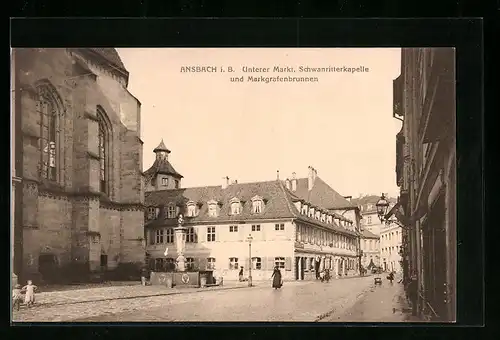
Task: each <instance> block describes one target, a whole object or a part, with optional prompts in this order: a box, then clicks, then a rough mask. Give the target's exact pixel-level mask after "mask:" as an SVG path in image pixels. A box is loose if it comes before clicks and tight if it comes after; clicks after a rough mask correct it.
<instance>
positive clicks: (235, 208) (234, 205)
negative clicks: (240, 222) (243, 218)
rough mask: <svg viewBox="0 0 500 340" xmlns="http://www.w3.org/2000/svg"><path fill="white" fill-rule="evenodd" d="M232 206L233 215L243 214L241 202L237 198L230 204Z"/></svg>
mask: <svg viewBox="0 0 500 340" xmlns="http://www.w3.org/2000/svg"><path fill="white" fill-rule="evenodd" d="M229 204H230V205H231V215H239V214H240V213H241V202H240V200H239V199H237V198H236V197H235V198H233V199H231V201H230V202H229Z"/></svg>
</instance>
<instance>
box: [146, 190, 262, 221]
mask: <svg viewBox="0 0 500 340" xmlns="http://www.w3.org/2000/svg"><path fill="white" fill-rule="evenodd" d="M200 204H201V203H195V202H193V201H189V202H188V203H187V204H186V208H187V209H186V216H188V217H196V216H198V215H199V212H200ZM207 205H208V216H210V217H217V216H218V215H219V213H220V205H219V202H217V201H213V200H212V201H209V202H207ZM230 207H231V210H230V213H231V215H239V214H241V213H242V211H243V203H242V202H241V201H240V200H239V199H237V198H233V199H232V200H231V201H230ZM263 209H264V200H263V199H262V198H261V197H260V196H255V197H254V198H252V213H254V214H260V213H262V211H263ZM159 212H160V209H159V208H158V207H148V210H147V219H148V220H152V219H155V218H157V217H158V214H159ZM178 214H179V208H178V207H176V206H174V205H169V206H167V208H166V216H167V218H176V217H177V215H178Z"/></svg>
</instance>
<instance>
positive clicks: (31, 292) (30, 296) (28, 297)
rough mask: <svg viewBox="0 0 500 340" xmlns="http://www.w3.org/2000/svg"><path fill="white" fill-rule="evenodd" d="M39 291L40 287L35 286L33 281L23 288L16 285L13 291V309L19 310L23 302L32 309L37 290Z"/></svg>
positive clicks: (29, 281)
mask: <svg viewBox="0 0 500 340" xmlns="http://www.w3.org/2000/svg"><path fill="white" fill-rule="evenodd" d="M37 289H38V287H37V286H35V285H34V284H33V281H31V280H28V282H27V284H26V286H24V287H21V285H20V284H16V285H15V286H14V289H12V308H15V309H16V310H19V308H20V307H21V304H22V303H23V302H24V303H25V304H26V306H27V307H28V308H29V307H31V306H32V305H33V304H34V303H35V290H37ZM23 293H24V298H23Z"/></svg>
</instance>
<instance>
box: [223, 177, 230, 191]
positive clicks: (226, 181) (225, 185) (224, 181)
mask: <svg viewBox="0 0 500 340" xmlns="http://www.w3.org/2000/svg"><path fill="white" fill-rule="evenodd" d="M228 185H229V177H228V176H226V177H222V189H226V188H227V187H228Z"/></svg>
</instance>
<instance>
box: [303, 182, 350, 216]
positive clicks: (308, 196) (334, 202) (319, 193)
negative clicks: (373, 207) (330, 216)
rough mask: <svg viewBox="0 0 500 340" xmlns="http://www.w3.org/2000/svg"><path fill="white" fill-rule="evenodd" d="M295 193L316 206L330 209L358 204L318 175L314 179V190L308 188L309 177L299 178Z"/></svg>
mask: <svg viewBox="0 0 500 340" xmlns="http://www.w3.org/2000/svg"><path fill="white" fill-rule="evenodd" d="M294 195H295V196H297V197H299V198H301V199H303V200H305V201H307V202H309V203H311V204H313V205H315V206H318V207H322V208H324V209H328V210H333V209H342V208H348V207H353V208H354V207H356V205H354V204H352V203H351V202H349V201H348V200H346V199H345V198H344V197H343V196H342V195H341V194H339V193H338V192H336V191H335V190H333V189H332V188H331V187H330V186H329V185H328V184H326V183H325V182H324V181H323V180H322V179H321V178H320V177H316V179H315V180H314V184H313V187H312V190H309V188H308V179H307V178H298V179H297V189H296V191H294Z"/></svg>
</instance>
